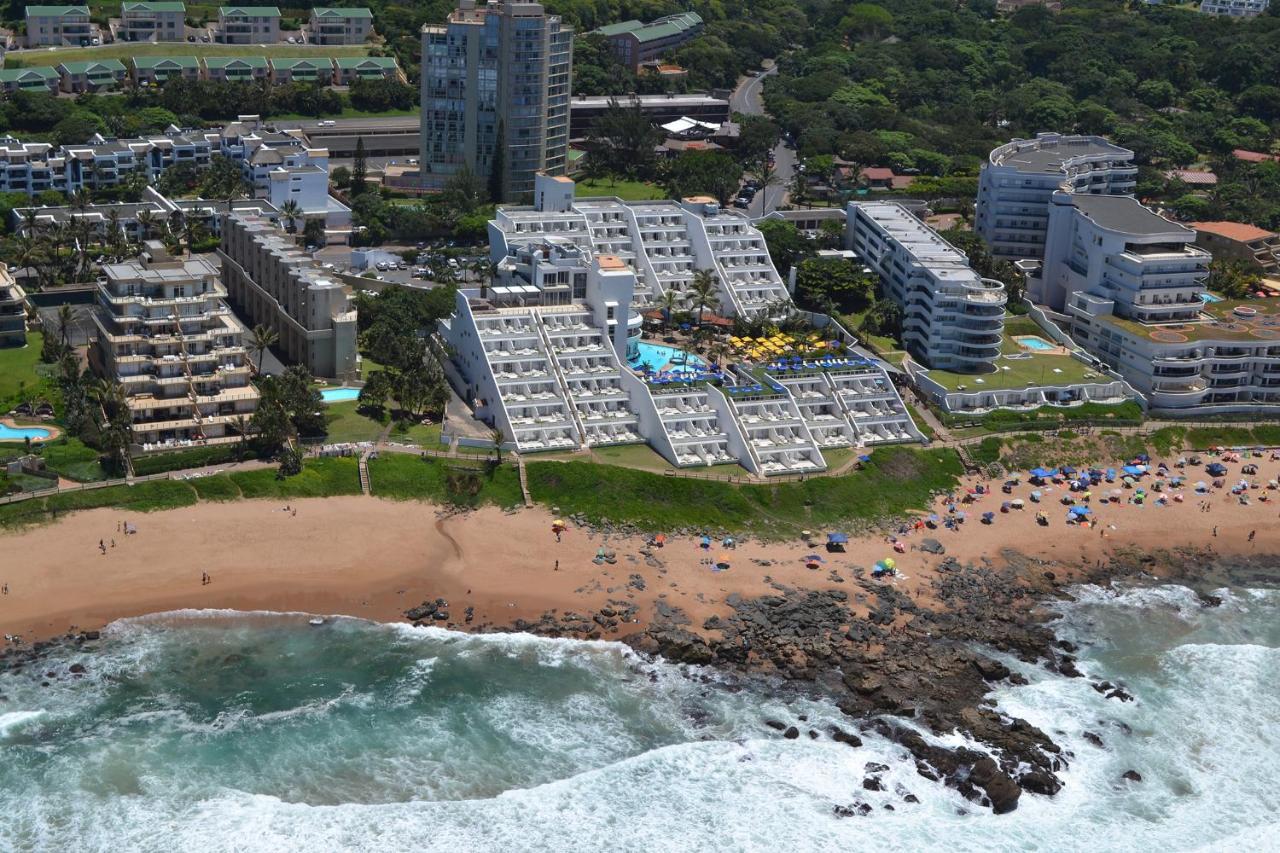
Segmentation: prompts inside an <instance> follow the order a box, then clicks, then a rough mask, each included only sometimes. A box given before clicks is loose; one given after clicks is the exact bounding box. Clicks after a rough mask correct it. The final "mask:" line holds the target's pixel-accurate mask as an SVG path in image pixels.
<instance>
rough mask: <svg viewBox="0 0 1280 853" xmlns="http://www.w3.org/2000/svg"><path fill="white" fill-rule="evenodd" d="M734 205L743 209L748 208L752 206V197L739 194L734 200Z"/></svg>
mask: <svg viewBox="0 0 1280 853" xmlns="http://www.w3.org/2000/svg"><path fill="white" fill-rule="evenodd" d="M733 206H734V207H737V208H740V209H742V210H746V209H747V208H748V207H750V206H751V199H749V198H744V197H743V196H738V197H737V198H735V199H734V200H733Z"/></svg>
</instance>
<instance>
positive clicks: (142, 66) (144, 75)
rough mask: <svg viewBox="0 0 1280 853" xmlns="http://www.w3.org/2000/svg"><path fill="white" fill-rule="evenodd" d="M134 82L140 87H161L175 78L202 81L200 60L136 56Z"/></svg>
mask: <svg viewBox="0 0 1280 853" xmlns="http://www.w3.org/2000/svg"><path fill="white" fill-rule="evenodd" d="M132 62H133V82H134V83H135V84H137V85H139V86H147V85H156V86H158V85H161V84H163V83H165V82H167V81H169V80H172V79H173V78H175V77H182V78H184V79H186V80H199V79H200V60H198V59H196V58H195V57H194V56H135V57H134V58H133V60H132Z"/></svg>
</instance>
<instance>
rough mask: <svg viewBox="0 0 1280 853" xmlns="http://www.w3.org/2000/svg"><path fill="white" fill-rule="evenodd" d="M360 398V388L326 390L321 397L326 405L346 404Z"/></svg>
mask: <svg viewBox="0 0 1280 853" xmlns="http://www.w3.org/2000/svg"><path fill="white" fill-rule="evenodd" d="M359 396H360V389H359V388H325V389H324V390H322V391H321V392H320V397H321V399H323V400H324V401H325V402H326V403H346V402H348V401H350V400H354V399H356V398H357V397H359Z"/></svg>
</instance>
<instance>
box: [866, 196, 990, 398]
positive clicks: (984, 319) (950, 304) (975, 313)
mask: <svg viewBox="0 0 1280 853" xmlns="http://www.w3.org/2000/svg"><path fill="white" fill-rule="evenodd" d="M845 228H846V236H845V244H846V246H847V247H848V248H850V249H852V250H853V251H855V252H857V253H858V254H859V255H860V256H861V257H862V259H863V260H864V262H865V263H866V264H867V265H868V266H870V267H871V268H872V269H873V270H875V271H876V272H877V273H878V274H879V275H880V278H881V280H882V282H883V284H884V290H885V294H886V295H887V296H888V297H889V298H890V299H892V300H893V301H894V302H896V303H898V305H899V306H900V307H901V308H902V345H903V346H904V347H905V348H906V349H907V351H908V352H910V353H911V355H912V356H914V357H915V358H917V359H918V360H920V361H921V362H922V363H923V364H925V365H927V366H928V367H932V368H937V369H941V370H950V371H955V372H958V373H989V372H992V371H993V370H994V366H993V362H994V361H995V358H996V356H997V355H999V354H1000V342H1001V337H1002V334H1003V329H1004V312H1005V303H1006V301H1007V297H1006V295H1005V288H1004V285H1003V284H1002V283H1001V282H998V281H995V280H994V279H986V278H983V277H981V276H980V275H978V274H977V273H976V272H974V271H973V268H972V267H970V266H969V259H968V258H967V257H965V254H964V253H963V252H961V251H960V250H959V249H957V248H955V247H954V246H952V245H951V244H950V243H948V242H947V241H946V240H943V239H942V238H941V237H940V236H939V235H938V233H937V232H936V231H934V230H933V229H931V228H929V227H928V226H927V225H925V224H924V223H923V222H921V221H920V220H919V219H917V218H916V217H914V216H912V215H911V214H910V213H908V212H907V210H906V208H904V207H902V205H899V204H895V203H893V202H865V203H861V202H855V203H851V204H850V205H849V208H848V216H847V222H846V225H845Z"/></svg>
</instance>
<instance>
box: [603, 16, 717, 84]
mask: <svg viewBox="0 0 1280 853" xmlns="http://www.w3.org/2000/svg"><path fill="white" fill-rule="evenodd" d="M593 32H594V33H595V34H597V35H601V36H604V38H605V41H607V42H608V43H609V49H610V50H612V51H613V53H614V55H615V56H617V57H618V60H619V61H620V62H621V63H622V64H623V65H625V66H627V67H628V68H630V69H631V70H632V71H638V70H639V69H640V66H641V65H644V64H645V63H646V62H653V61H655V60H657V59H660V58H661V57H662V56H663V55H665V54H668V53H670V52H671V51H673V50H675V49H676V48H677V47H679V46H680V45H682V44H684V43H685V42H687V41H689V40H690V39H692V38H694V37H695V36H697V35H698V34H699V33H701V32H702V16H701V15H699V14H698V13H697V12H681V13H680V14H678V15H668V16H666V17H665V18H658V19H657V20H656V21H653V22H651V23H648V24H644V23H641V22H640V21H623V22H622V23H620V24H609V25H608V26H605V27H601V28H600V29H598V30H594V31H593Z"/></svg>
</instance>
